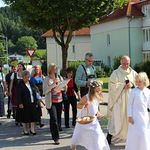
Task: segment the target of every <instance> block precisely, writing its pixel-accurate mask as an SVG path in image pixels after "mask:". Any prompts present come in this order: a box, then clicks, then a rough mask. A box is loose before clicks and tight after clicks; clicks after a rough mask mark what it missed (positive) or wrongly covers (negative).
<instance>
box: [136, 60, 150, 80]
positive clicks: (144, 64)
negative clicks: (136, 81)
mask: <svg viewBox="0 0 150 150" xmlns="http://www.w3.org/2000/svg"><path fill="white" fill-rule="evenodd" d="M149 66H150V61H146V62H142V63H139V64H136V65H135V66H134V69H135V70H136V71H137V72H138V73H139V72H142V71H144V72H146V73H147V75H148V77H149V78H150V67H149Z"/></svg>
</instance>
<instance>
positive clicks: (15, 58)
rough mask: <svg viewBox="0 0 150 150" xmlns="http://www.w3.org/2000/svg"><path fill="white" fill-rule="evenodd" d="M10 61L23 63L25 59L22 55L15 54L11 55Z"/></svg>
mask: <svg viewBox="0 0 150 150" xmlns="http://www.w3.org/2000/svg"><path fill="white" fill-rule="evenodd" d="M9 59H10V60H17V61H18V62H23V60H24V57H23V56H22V55H18V54H13V55H9Z"/></svg>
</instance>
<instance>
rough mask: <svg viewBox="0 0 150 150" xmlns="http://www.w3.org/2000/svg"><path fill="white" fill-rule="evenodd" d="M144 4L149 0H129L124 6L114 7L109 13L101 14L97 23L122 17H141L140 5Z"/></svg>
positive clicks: (149, 2) (149, 0) (149, 1)
mask: <svg viewBox="0 0 150 150" xmlns="http://www.w3.org/2000/svg"><path fill="white" fill-rule="evenodd" d="M146 4H150V0H130V2H129V3H128V5H126V6H124V7H123V8H120V9H116V10H115V11H113V12H112V13H110V14H109V15H107V16H103V17H102V18H101V19H100V22H99V23H104V22H108V21H112V20H116V19H120V18H123V17H132V16H134V17H142V16H144V14H143V13H142V6H143V5H146Z"/></svg>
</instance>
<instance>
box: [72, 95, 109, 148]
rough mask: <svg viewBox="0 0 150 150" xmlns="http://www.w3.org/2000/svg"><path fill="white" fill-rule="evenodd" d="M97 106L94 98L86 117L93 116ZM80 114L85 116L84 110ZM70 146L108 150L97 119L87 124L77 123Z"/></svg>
mask: <svg viewBox="0 0 150 150" xmlns="http://www.w3.org/2000/svg"><path fill="white" fill-rule="evenodd" d="M98 106H99V100H98V99H97V98H96V99H94V100H93V102H91V103H90V106H89V107H88V115H90V116H95V115H96V113H97V112H98ZM81 113H82V116H87V110H86V108H84V110H82V112H81ZM71 144H72V145H81V146H84V147H85V148H86V149H88V150H110V148H109V145H108V143H107V140H106V137H105V135H104V133H103V131H102V129H101V126H100V124H99V122H98V119H97V118H95V120H94V121H93V122H92V123H89V124H79V123H78V122H77V123H76V126H75V129H74V132H73V136H72V139H71Z"/></svg>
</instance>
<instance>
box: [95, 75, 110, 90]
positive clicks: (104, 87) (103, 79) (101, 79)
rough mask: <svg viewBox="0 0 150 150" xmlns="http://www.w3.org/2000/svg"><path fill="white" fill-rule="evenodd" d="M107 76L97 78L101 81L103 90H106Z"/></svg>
mask: <svg viewBox="0 0 150 150" xmlns="http://www.w3.org/2000/svg"><path fill="white" fill-rule="evenodd" d="M108 79H109V78H108V77H102V78H98V80H99V81H102V82H103V92H108Z"/></svg>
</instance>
